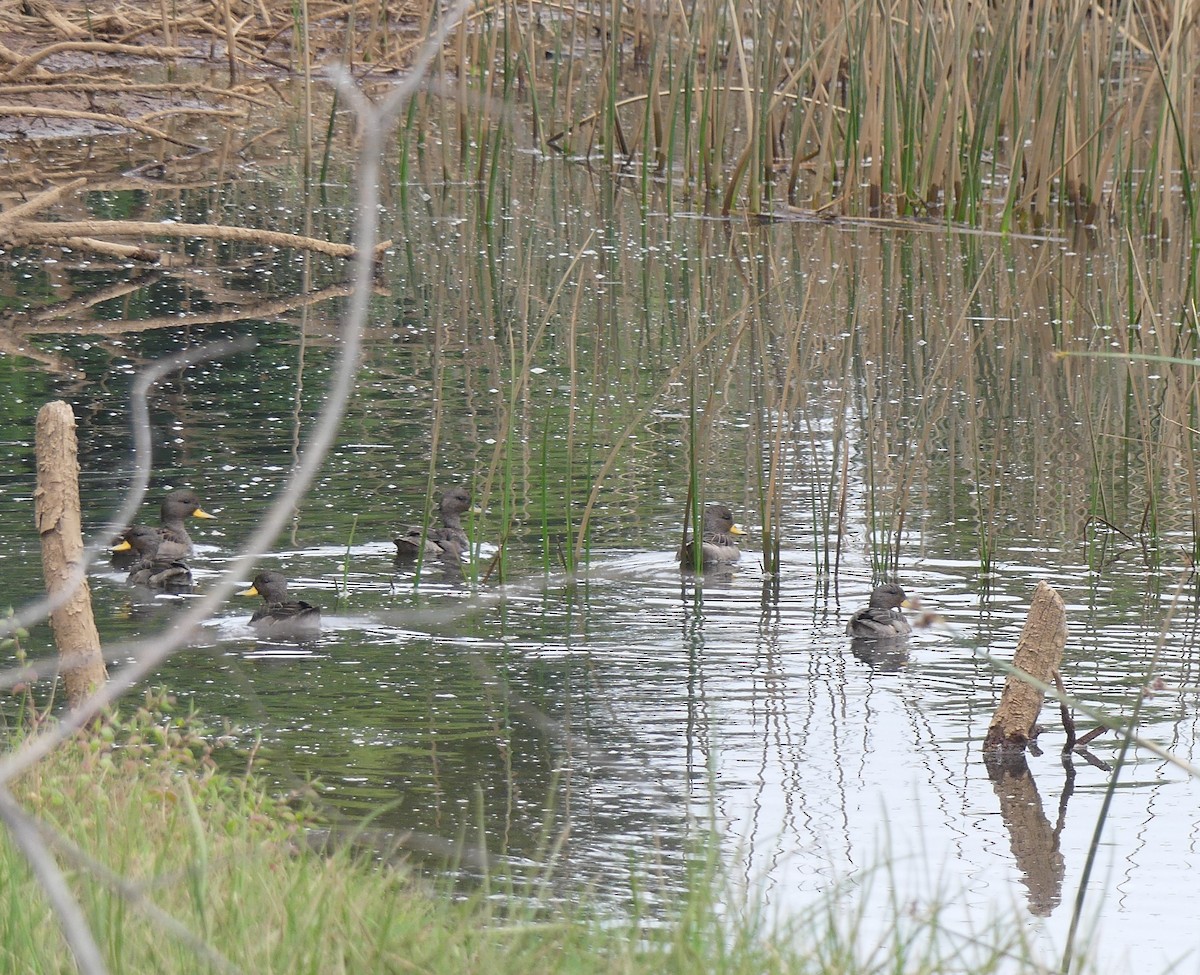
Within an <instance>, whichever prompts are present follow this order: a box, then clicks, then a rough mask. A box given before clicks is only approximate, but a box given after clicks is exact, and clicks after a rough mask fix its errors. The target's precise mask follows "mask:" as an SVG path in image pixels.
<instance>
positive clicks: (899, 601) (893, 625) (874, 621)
mask: <svg viewBox="0 0 1200 975" xmlns="http://www.w3.org/2000/svg"><path fill="white" fill-rule="evenodd" d="M907 603H908V596H907V595H906V594H905V592H904V590H903V589H901V588H900V586H898V585H896V583H894V582H888V583H885V584H883V585H882V586H876V587H875V589H874V591H873V592H872V593H871V601H870V603H869V604H868V605H866V606H864V607H863V608H862V609H860V610H857V611H856V612H855V613H854V615H853V616H851V617H850V621H849V622H848V623H847V624H846V632H847V633H848V634H849V635H850V636H852V637H854V638H855V639H858V640H895V639H898V638H900V637H905V636H908V634H910V633H911V632H912V626H910V625H909V622H908V620H906V619H905V618H904V613H902V612H901V611H900V607H902V606H904V605H906V604H907Z"/></svg>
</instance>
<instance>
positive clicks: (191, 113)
mask: <svg viewBox="0 0 1200 975" xmlns="http://www.w3.org/2000/svg"><path fill="white" fill-rule="evenodd" d="M294 12H295V8H294V6H293V3H292V2H291V0H246V2H236V3H235V2H233V0H169V2H159V3H155V2H153V0H149V2H147V0H138V2H107V3H106V2H103V0H99V2H96V0H91V2H75V0H0V205H2V207H3V210H4V213H3V216H2V217H0V246H24V245H29V244H34V243H61V242H64V241H66V240H68V239H69V242H70V244H71V245H72V246H80V245H85V244H86V243H87V242H88V241H90V240H96V239H98V238H94V237H93V235H92V234H91V233H89V232H88V231H93V230H94V231H98V232H100V233H101V234H103V235H104V236H106V237H113V236H117V237H121V236H130V235H132V236H134V237H137V238H139V241H140V242H139V244H138V245H137V246H134V247H130V246H128V245H120V246H112V245H106V246H107V247H108V251H109V254H110V256H114V257H116V256H118V255H124V256H125V258H126V259H133V260H154V259H155V258H156V256H158V257H161V254H160V252H158V251H156V250H155V249H154V248H152V247H147V246H146V245H145V244H144V242H143V241H141V238H142V236H143V235H144V234H145V232H146V228H145V227H141V228H130V232H129V233H123V232H122V231H121V228H118V227H114V226H108V227H86V226H81V225H78V224H76V225H75V226H72V227H71V228H69V229H70V232H69V233H64V234H59V235H55V234H54V233H53V225H52V224H51V223H50V222H48V221H36V222H35V221H34V220H33V219H32V218H33V217H34V216H35V215H36V214H35V212H34V211H35V210H36V209H41V208H42V207H43V206H46V205H49V204H51V203H58V202H59V200H60V198H61V195H60V194H53V195H45V191H46V190H48V189H58V188H66V187H69V189H70V190H71V191H72V192H78V191H81V190H83V189H119V188H123V187H127V186H129V185H141V186H146V185H148V184H150V185H156V186H176V187H181V188H182V187H186V186H195V185H202V184H205V183H211V182H212V181H213V179H215V178H223V177H227V176H228V174H229V173H230V172H231V169H232V167H233V166H235V165H237V164H239V163H241V162H242V161H244V160H246V159H249V158H253V157H254V156H255V154H256V148H257V155H258V156H259V157H269V156H271V155H272V153H271V150H270V148H269V146H270V145H271V137H270V136H271V132H272V130H273V129H274V128H282V127H283V123H284V121H285V120H286V119H288V118H289V117H291V116H292V115H293V114H294V113H295V111H296V106H297V105H298V104H300V100H299V99H298V98H297V96H296V86H295V85H293V84H291V82H292V81H293V80H294V79H296V78H301V77H303V78H312V77H313V76H314V75H319V73H320V71H321V69H322V68H323V67H324V66H325V65H328V64H331V63H336V64H340V65H344V66H346V67H348V68H349V69H350V70H351V71H353V72H355V73H356V74H357V75H358V76H360V77H369V76H371V75H386V74H388V73H391V72H394V71H400V70H403V69H404V68H405V67H406V66H407V64H408V63H409V61H410V59H411V57H412V54H413V51H414V50H415V48H416V46H417V44H418V43H419V38H420V36H421V29H422V27H423V23H422V20H421V17H422V16H423V14H422V13H421V12H420V11H418V10H416V9H415V8H411V9H410V8H408V7H407V6H405V4H403V3H401V4H394V3H393V4H385V3H379V2H378V0H372V2H370V3H345V2H320V0H313V2H310V3H309V5H308V17H307V21H306V22H305V24H304V25H303V26H302V25H301V23H300V22H298V21H297V20H296V18H295V16H294ZM317 87H320V86H317ZM310 90H311V89H310ZM32 200H37V201H38V203H39V204H40V206H38V207H29V206H28V205H27V204H28V203H29V202H30V201H32ZM294 243H295V242H294V241H293V244H294ZM97 246H100V245H97ZM335 250H337V248H335ZM325 252H326V253H330V251H329V250H328V249H326V251H325ZM347 253H352V249H350V250H349V251H348V252H347ZM337 256H344V254H343V252H341V251H338V254H337Z"/></svg>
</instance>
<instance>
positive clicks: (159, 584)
mask: <svg viewBox="0 0 1200 975" xmlns="http://www.w3.org/2000/svg"><path fill="white" fill-rule="evenodd" d="M121 534H122V538H123V539H124V542H125V544H127V545H129V546H130V548H132V550H133V551H134V552H135V553H136V556H137V561H135V562H134V563H133V564H132V566H131V567H130V570H129V575H128V576H127V577H126V579H125V581H126V583H128V584H129V585H131V586H145V587H146V588H148V589H161V590H163V591H164V592H187V591H188V590H190V589H191V588H192V572H191V569H189V568H188V565H187V563H186V562H184V561H183V559H182V558H181V557H180V555H181V549H182V546H181V545H180V544H179V542H177V541H172V540H170V539H166V538H164V537H163V536H162V535H161V534H160V533H159V531H158V529H156V528H150V527H147V526H145V525H135V526H134V527H132V528H127V529H125V531H124V532H122V533H121Z"/></svg>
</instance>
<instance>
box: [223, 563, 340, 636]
mask: <svg viewBox="0 0 1200 975" xmlns="http://www.w3.org/2000/svg"><path fill="white" fill-rule="evenodd" d="M287 590H288V581H287V579H286V578H285V577H284V576H283V575H281V574H280V573H278V572H260V573H259V574H258V575H256V576H255V577H254V582H253V583H251V585H250V588H249V589H246V590H243V591H242V592H240V593H238V595H239V596H261V597H262V599H263V605H262V606H260V607H259V608H258V609H257V610H255V611H254V615H253V616H251V617H250V625H251V626H252V627H254V629H255V630H257V631H258V634H259V636H272V637H288V638H291V639H302V638H305V637H312V636H316V634H317V633H319V632H320V630H321V610H320V608H319V607H317V606H313V605H312V604H311V603H306V602H304V600H302V599H288V598H287V595H288V591H287Z"/></svg>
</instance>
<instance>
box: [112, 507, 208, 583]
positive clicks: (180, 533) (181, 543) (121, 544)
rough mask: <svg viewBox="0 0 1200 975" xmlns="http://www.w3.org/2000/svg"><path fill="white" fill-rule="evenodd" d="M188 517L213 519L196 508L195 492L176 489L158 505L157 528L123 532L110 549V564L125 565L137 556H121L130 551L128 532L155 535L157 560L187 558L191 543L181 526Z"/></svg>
mask: <svg viewBox="0 0 1200 975" xmlns="http://www.w3.org/2000/svg"><path fill="white" fill-rule="evenodd" d="M188 517H191V518H212V517H213V516H212V515H210V514H209V513H208V512H207V511H205V510H204V509H203V508H202V507H201V506H200V497H199V495H197V494H196V492H195V491H192V490H190V489H188V488H180V489H179V490H178V491H172V492H170V494H168V495H167V496H166V497H165V498H163V500H162V505H161V506H160V507H159V522H160V523H159V525H158V526H157V527H148V526H145V525H134V526H133V527H132V528H126V529H125V531H123V532H122V533H121V534H120V536H119V541H118V542H116V543H115V544H114V545H113V546H112V550H111V551H112V552H113V561H114V564H118V563H119V562H120V560H121V559H122V558H124V559H125V560H126V562H128V561H131V560H133V559H136V558H137V556H133V557H130V556H127V555H124V553H126V552H129V551H130V550H131V549H132V548H133V542H132V540H131V539H130V537H129V535H130V532H135V531H141V532H154V533H156V535H157V536H158V557H159V558H163V559H182V558H186V557H187V556H189V555H191V554H192V552H193V546H192V539H191V536H190V535H188V533H187V527H186V526H185V525H184V519H185V518H188ZM143 537H146V536H143Z"/></svg>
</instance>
